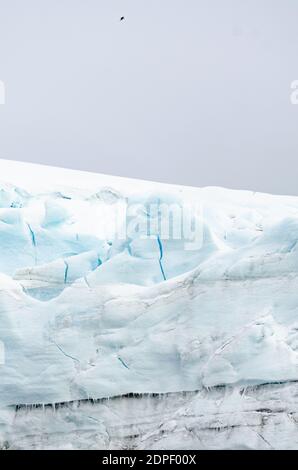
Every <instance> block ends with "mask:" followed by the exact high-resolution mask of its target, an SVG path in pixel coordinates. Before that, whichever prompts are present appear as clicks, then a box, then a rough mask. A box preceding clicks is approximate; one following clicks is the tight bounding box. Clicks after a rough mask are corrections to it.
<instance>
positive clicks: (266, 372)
mask: <svg viewBox="0 0 298 470" xmlns="http://www.w3.org/2000/svg"><path fill="white" fill-rule="evenodd" d="M152 202H153V203H156V202H157V203H158V204H162V203H166V204H172V203H173V204H177V205H178V206H179V207H182V206H183V205H184V204H190V203H193V204H195V203H197V204H200V206H201V208H202V211H201V213H200V220H199V223H200V224H201V230H202V240H201V243H200V244H199V245H198V246H197V247H195V248H194V249H192V250H186V249H185V239H183V237H182V239H166V240H163V239H161V238H160V236H159V229H158V228H157V229H156V232H155V233H154V234H153V237H152V238H151V239H144V238H143V237H142V236H141V233H140V232H138V231H135V232H134V233H133V234H130V236H128V237H126V238H125V239H123V238H122V239H119V238H118V237H117V231H118V230H119V225H117V223H116V224H115V207H117V204H118V203H120V204H122V205H123V206H124V207H131V206H134V207H135V206H136V205H138V204H142V205H143V206H144V205H145V207H147V206H148V204H151V203H152ZM141 217H144V218H148V214H146V213H144V214H142V215H141ZM120 229H121V227H120ZM297 241H298V199H297V198H295V197H283V196H271V195H265V194H260V193H252V192H248V191H231V190H226V189H222V188H202V189H198V188H186V187H177V186H171V185H162V184H155V183H149V182H143V181H137V180H128V179H124V178H117V177H110V176H104V175H95V174H89V173H84V172H76V171H70V170H63V169H56V168H50V167H41V166H37V165H29V164H22V163H17V162H7V161H4V160H3V161H0V318H1V323H0V341H1V343H2V344H3V354H2V355H3V358H2V360H0V377H1V379H0V407H1V408H2V409H3V410H7V413H8V414H9V412H10V411H9V410H15V409H18V410H22V409H23V408H22V407H23V406H29V408H28V409H29V410H32V409H33V408H30V405H33V406H38V407H40V406H44V405H45V406H48V405H51V404H53V406H54V407H55V405H56V404H62V403H63V404H68V403H80V402H81V401H82V400H83V401H84V400H87V404H88V403H89V402H88V400H89V399H90V400H100V399H102V400H105V399H107V398H112V397H117V396H121V395H127V394H133V393H134V394H139V395H140V396H141V397H142V396H147V394H152V393H153V394H165V396H166V394H169V393H170V394H175V393H176V394H177V393H178V394H179V392H189V393H190V394H192V393H195V394H196V395H195V396H196V397H199V398H197V400H199V402H200V403H201V404H202V398H201V397H202V394H204V393H205V392H206V390H207V391H208V390H210V391H212V390H216V389H217V388H221V387H228V390H232V391H233V390H234V391H235V390H238V391H242V390H245V389H247V388H249V387H262V386H266V387H267V386H268V384H269V385H270V384H272V386H274V384H275V385H276V384H279V385H280V386H282V387H283V386H285V387H294V388H295V387H296V381H297V380H298V361H297V351H298V295H297V292H298V289H297V288H298V281H297V266H298V243H297ZM291 390H292V388H291ZM210 393H211V392H210ZM231 393H232V392H231ZM239 393H240V392H239ZM232 395H233V393H232ZM240 395H242V392H241V393H240ZM171 396H172V395H171ZM173 396H175V395H173ZM190 396H192V395H190ZM84 403H85V402H84ZM237 403H238V402H237ZM241 403H242V402H241ZM172 405H173V406H174V407H175V400H174V401H173V400H172V401H171V402H170V405H169V406H172ZM86 406H87V405H86ZM154 406H155V405H154ZM265 408H266V407H265ZM267 408H268V407H267ZM202 409H204V406H202ZM35 412H37V411H35ZM206 412H207V413H208V410H207V411H206ZM242 412H243V410H241V406H240V405H239V413H240V414H241V413H242ZM61 413H63V412H61ZM98 413H100V410H99V411H98ZM196 413H197V411H196ZM211 414H212V413H211ZM285 415H286V411H285ZM241 416H242V415H241ZM243 416H244V415H243ZM245 416H247V415H245ZM7 419H8V421H7V422H6V421H5V419H4V421H5V422H6V425H5V426H4V425H3V426H4V429H5V433H6V434H7V433H8V434H9V433H11V432H12V431H11V428H9V426H10V425H9V418H7ZM59 419H60V418H59ZM61 419H62V418H61ZM96 419H99V417H98V416H97V417H96ZM206 419H207V420H208V416H207V417H206ZM291 419H292V416H291ZM99 421H100V419H99ZM227 421H229V420H227ZM240 421H241V420H240ZM292 423H293V420H292ZM155 424H156V423H155ZM228 425H229V424H227V426H228ZM9 429H10V430H9ZM144 432H145V431H144ZM258 432H259V431H258ZM263 437H264V436H263ZM258 439H261V438H258ZM261 440H262V439H261ZM195 442H196V441H195ZM262 442H263V443H264V440H262ZM28 445H29V446H30V445H31V444H29V443H28ZM102 445H103V446H104V444H102ZM150 445H151V444H150ZM165 445H166V444H165ZM170 445H171V446H173V445H174V444H173V443H172V444H168V446H170ZM196 445H197V444H196ZM214 445H215V446H216V444H214ZM219 445H221V446H222V447H224V444H223V442H221V444H219ZM235 445H236V444H235ZM237 445H238V444H237ZM251 445H252V447H253V446H254V444H251ZM82 446H83V444H82Z"/></svg>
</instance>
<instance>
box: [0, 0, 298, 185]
mask: <svg viewBox="0 0 298 470" xmlns="http://www.w3.org/2000/svg"><path fill="white" fill-rule="evenodd" d="M122 15H123V16H125V21H122V22H120V21H119V19H120V17H121V16H122ZM295 79H298V2H297V0H245V1H244V0H0V80H2V81H3V82H4V83H5V86H6V104H5V105H0V158H8V159H14V160H24V161H31V162H38V163H46V164H52V165H58V166H65V167H70V168H77V169H85V170H91V171H97V172H101V173H110V174H114V175H121V176H130V177H139V178H145V179H151V180H156V181H164V182H172V183H181V184H189V185H194V186H205V185H220V186H226V187H230V188H241V189H252V190H257V191H266V192H273V193H287V194H298V184H297V174H298V171H297V170H298V105H292V104H291V102H290V93H291V89H290V85H291V82H292V81H293V80H295Z"/></svg>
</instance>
